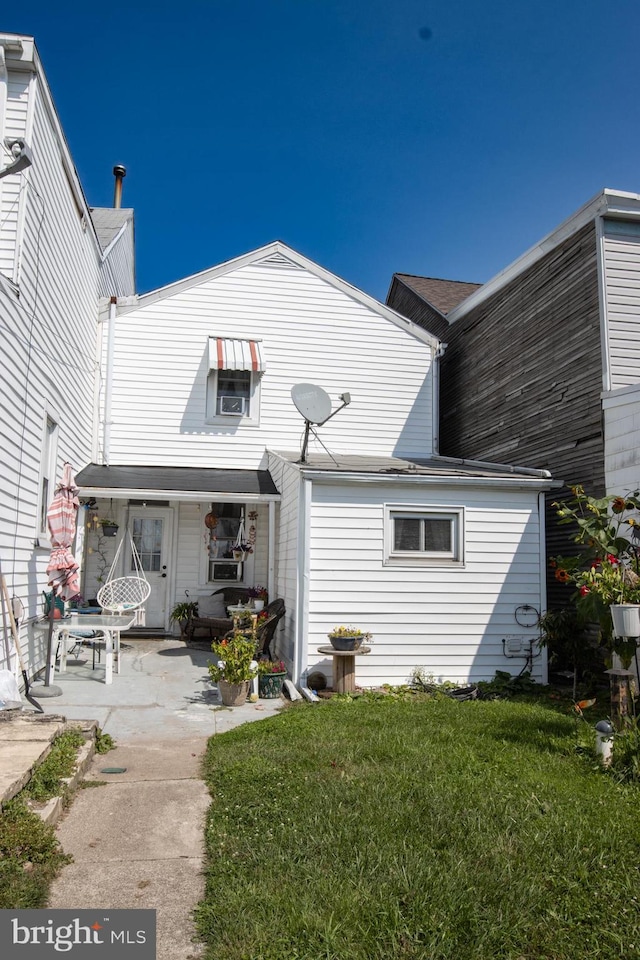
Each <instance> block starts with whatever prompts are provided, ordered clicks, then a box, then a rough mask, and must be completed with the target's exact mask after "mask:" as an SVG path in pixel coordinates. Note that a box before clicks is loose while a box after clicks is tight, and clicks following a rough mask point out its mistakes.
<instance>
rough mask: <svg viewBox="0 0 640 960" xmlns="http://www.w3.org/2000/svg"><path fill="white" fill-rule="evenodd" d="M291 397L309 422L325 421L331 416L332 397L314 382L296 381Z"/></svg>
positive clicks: (299, 411)
mask: <svg viewBox="0 0 640 960" xmlns="http://www.w3.org/2000/svg"><path fill="white" fill-rule="evenodd" d="M291 399H292V400H293V402H294V404H295V406H296V409H297V411H298V413H299V414H301V416H303V417H304V419H305V420H307V421H308V422H309V423H318V424H320V423H324V421H325V420H327V419H328V418H329V417H330V416H331V397H330V396H329V394H328V393H326V392H325V391H324V390H323V389H322V387H317V386H316V385H315V384H313V383H296V384H295V386H293V387H292V388H291Z"/></svg>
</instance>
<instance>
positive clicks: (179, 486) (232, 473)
mask: <svg viewBox="0 0 640 960" xmlns="http://www.w3.org/2000/svg"><path fill="white" fill-rule="evenodd" d="M76 483H77V485H78V486H79V487H80V490H81V493H82V494H83V495H84V496H89V495H90V496H94V497H99V496H110V497H116V496H117V497H123V498H124V497H131V498H144V496H145V495H146V496H149V497H151V496H155V497H158V496H160V495H162V496H163V497H164V498H165V499H190V500H194V499H201V500H208V499H210V498H214V497H220V496H229V497H242V496H244V497H246V498H249V499H263V500H279V499H280V494H279V491H278V489H277V487H276V485H275V484H274V482H273V480H272V478H271V474H270V473H269V471H268V470H226V469H217V468H203V467H130V466H112V467H107V466H101V465H100V464H96V463H90V464H89V465H88V466H86V467H84V468H83V469H82V470H80V471H79V473H77V474H76Z"/></svg>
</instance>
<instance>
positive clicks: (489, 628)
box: [307, 483, 545, 686]
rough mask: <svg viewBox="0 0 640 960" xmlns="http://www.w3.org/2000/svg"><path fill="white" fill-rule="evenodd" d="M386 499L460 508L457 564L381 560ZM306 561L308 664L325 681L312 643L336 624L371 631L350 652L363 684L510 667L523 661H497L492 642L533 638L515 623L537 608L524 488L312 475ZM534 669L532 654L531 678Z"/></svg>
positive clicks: (532, 514) (533, 524)
mask: <svg viewBox="0 0 640 960" xmlns="http://www.w3.org/2000/svg"><path fill="white" fill-rule="evenodd" d="M385 503H394V504H395V503H407V504H412V505H417V504H422V505H425V506H445V507H449V506H454V505H455V506H464V507H465V541H466V563H465V566H464V568H452V567H449V568H446V567H441V568H439V569H436V568H429V567H411V566H402V567H395V566H393V567H392V566H385V565H384V564H383V559H384V558H383V539H384V530H383V525H384V504H385ZM310 564H311V570H310V574H311V575H310V582H311V585H312V586H311V592H310V598H309V627H308V647H307V656H308V664H309V669H310V670H312V669H317V668H320V669H322V670H323V671H324V672H325V673H326V674H327V677H328V678H330V676H331V664H330V663H329V660H328V658H324V657H323V656H322V655H320V654H318V652H317V647H318V646H320V645H322V644H326V643H328V640H327V633H328V632H329V630H330V629H331V628H332V627H333V626H336V625H339V624H354V625H356V626H359V627H361V628H362V629H364V630H366V631H370V632H371V633H372V634H373V640H374V642H373V645H372V652H371V654H369V655H368V656H362V657H360V658H358V660H357V665H356V671H357V682H358V683H359V684H360V685H362V686H375V685H378V684H381V683H393V684H400V683H406V682H407V680H408V679H409V678H410V675H411V672H412V670H413V669H414V668H415V667H423V668H424V669H425V670H426V671H427V672H429V673H433V674H434V676H435V677H437V678H439V679H443V680H445V679H446V680H454V681H456V682H461V683H463V682H466V681H468V680H470V681H477V680H481V679H490V678H491V677H493V675H494V674H495V671H496V670H507V671H510V672H512V673H518V672H520V670H521V669H522V667H523V666H524V664H525V660H524V659H507V658H506V657H504V655H503V645H502V639H503V638H505V637H512V636H518V637H528V638H530V639H532V638H535V636H536V635H537V631H536V629H535V628H523V627H521V626H519V625H518V624H517V622H516V620H515V610H516V608H517V607H519V606H520V605H522V604H530V605H532V606H534V607H535V608H536V610H538V611H540V610H541V606H542V591H541V584H540V554H539V517H538V504H537V495H536V494H535V493H533V492H529V491H510V492H505V491H499V490H497V489H496V490H485V491H480V490H478V491H469V490H468V489H462V488H458V489H456V487H455V485H453V484H451V485H447V486H445V485H443V486H442V487H440V486H437V487H432V486H430V487H429V490H428V491H424V492H421V493H419V494H418V493H417V491H416V488H415V487H414V488H412V489H411V490H410V491H409V490H406V489H403V488H402V486H401V485H397V486H395V485H391V484H390V485H388V486H387V485H380V486H378V485H375V487H371V486H370V485H368V486H366V487H365V486H361V485H357V484H352V485H349V486H338V485H333V484H324V483H323V484H319V483H314V486H313V505H312V527H311V550H310ZM544 671H545V660H544V657H542V656H540V657H538V658H536V659H535V660H534V668H533V675H534V677H535V678H536V679H542V678H543V676H544Z"/></svg>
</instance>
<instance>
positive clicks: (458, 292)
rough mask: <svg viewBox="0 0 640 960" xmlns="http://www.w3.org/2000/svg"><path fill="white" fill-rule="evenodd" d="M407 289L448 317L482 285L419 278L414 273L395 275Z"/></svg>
mask: <svg viewBox="0 0 640 960" xmlns="http://www.w3.org/2000/svg"><path fill="white" fill-rule="evenodd" d="M393 276H394V278H397V279H398V280H400V281H401V282H402V283H404V285H405V286H406V287H409V289H410V290H413V292H414V293H417V294H418V296H419V297H422V299H423V300H426V301H427V302H428V303H430V304H431V306H432V307H435V308H436V310H439V311H440V313H442V314H443V315H444V316H446V315H447V314H448V313H449V311H450V310H453V308H454V307H457V306H458V304H459V303H462V301H463V300H466V298H467V297H468V296H470V294H472V293H473V292H474V291H475V290H477V289H478V288H479V287H481V286H482V284H481V283H465V282H464V281H462V280H438V279H436V278H435V277H417V276H415V275H414V274H412V273H394V275H393Z"/></svg>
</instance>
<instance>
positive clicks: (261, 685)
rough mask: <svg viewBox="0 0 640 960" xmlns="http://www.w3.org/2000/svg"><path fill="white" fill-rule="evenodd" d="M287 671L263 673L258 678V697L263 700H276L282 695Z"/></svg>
mask: <svg viewBox="0 0 640 960" xmlns="http://www.w3.org/2000/svg"><path fill="white" fill-rule="evenodd" d="M286 675H287V671H286V670H283V671H282V673H261V674H260V675H259V677H258V696H259V697H260V699H261V700H276V699H277V698H278V697H279V696H280V694H281V693H282V684H283V683H284V678H285V677H286Z"/></svg>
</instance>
